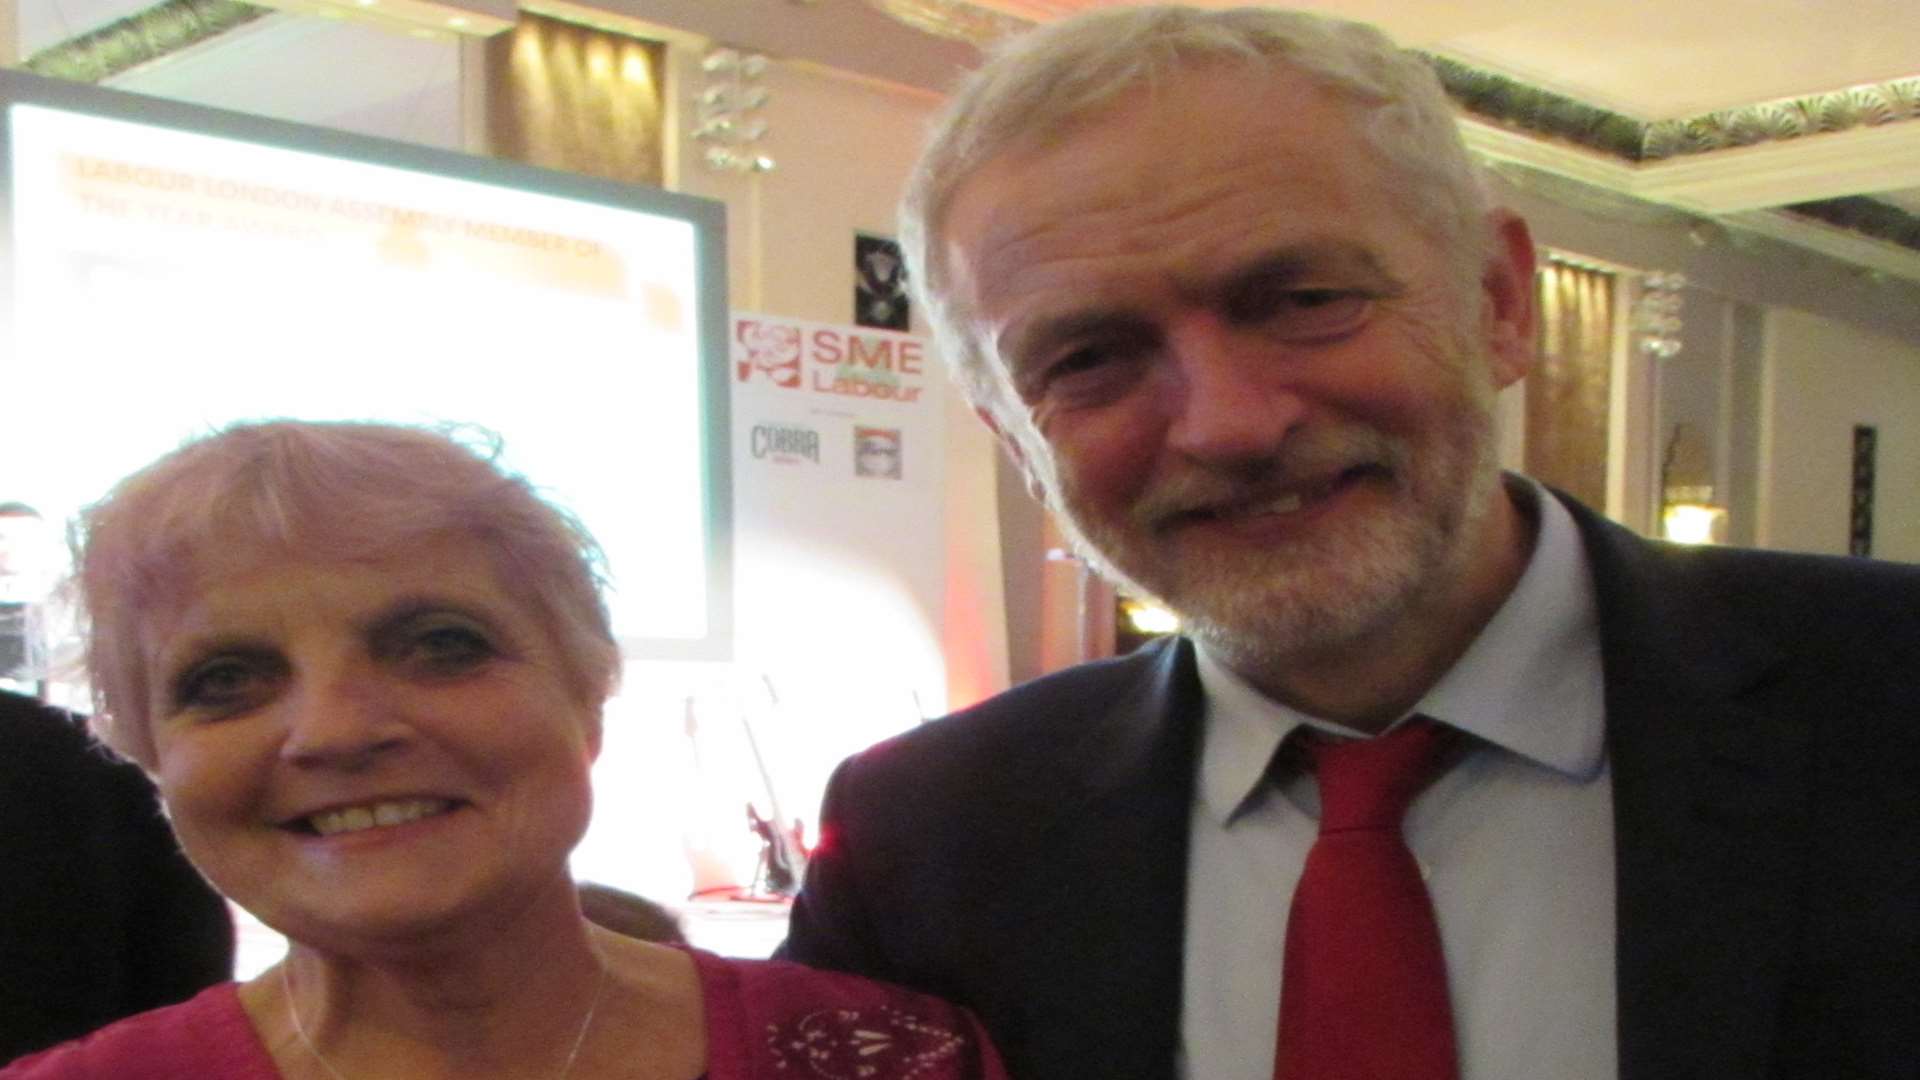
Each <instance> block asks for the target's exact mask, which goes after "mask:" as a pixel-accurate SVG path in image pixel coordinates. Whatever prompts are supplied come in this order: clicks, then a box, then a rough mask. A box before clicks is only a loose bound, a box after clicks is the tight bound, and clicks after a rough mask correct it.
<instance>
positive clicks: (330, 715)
mask: <svg viewBox="0 0 1920 1080" xmlns="http://www.w3.org/2000/svg"><path fill="white" fill-rule="evenodd" d="M285 717H286V721H285V722H286V728H287V731H286V738H285V740H284V741H283V742H282V743H281V750H280V752H281V756H282V757H283V758H285V759H286V760H288V761H291V762H293V763H295V764H297V765H303V766H308V767H321V766H327V767H333V768H358V767H362V766H364V765H366V764H368V763H371V762H372V761H373V760H375V759H376V758H378V757H380V756H381V755H382V754H385V753H388V752H391V751H393V750H395V749H398V748H400V747H402V746H404V745H405V744H406V742H407V740H408V738H409V737H410V736H409V731H410V729H409V728H408V726H407V725H406V723H405V722H404V720H403V718H402V717H403V713H402V710H401V706H400V703H399V702H398V701H397V700H396V699H395V697H394V695H393V693H392V692H391V690H390V688H387V687H385V686H384V685H383V683H382V681H381V680H380V679H379V678H378V676H377V674H376V673H372V672H368V671H365V670H363V669H359V668H354V669H350V670H344V671H339V672H332V673H327V674H314V675H309V676H307V677H305V678H302V679H301V680H300V681H299V682H297V683H296V684H295V688H294V692H293V693H292V694H291V695H289V697H288V698H287V701H286V709H285Z"/></svg>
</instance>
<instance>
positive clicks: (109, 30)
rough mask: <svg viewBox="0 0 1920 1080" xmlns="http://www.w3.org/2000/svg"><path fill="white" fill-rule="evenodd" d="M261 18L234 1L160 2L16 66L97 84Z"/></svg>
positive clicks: (255, 10) (261, 12)
mask: <svg viewBox="0 0 1920 1080" xmlns="http://www.w3.org/2000/svg"><path fill="white" fill-rule="evenodd" d="M265 14H268V9H266V8H263V7H255V6H254V5H252V4H247V3H242V2H240V0H166V2H165V3H162V4H158V5H155V6H154V7H150V8H147V9H146V10H144V11H138V12H135V13H134V14H132V15H129V16H127V17H126V18H124V19H119V20H116V21H114V22H111V23H108V24H107V25H105V26H103V27H101V28H100V29H98V30H93V31H90V32H88V33H85V34H82V35H80V36H79V37H76V38H70V39H68V40H66V41H63V42H61V43H60V44H58V45H53V46H49V47H48V48H45V49H42V50H40V51H39V52H37V53H34V54H33V55H32V56H30V57H28V58H27V60H26V62H25V63H24V64H22V65H20V66H21V67H23V68H25V69H26V70H28V71H31V72H34V73H35V74H39V75H49V76H52V77H54V78H58V79H69V80H72V81H74V82H88V83H97V82H100V81H102V80H104V79H109V78H112V77H113V76H115V75H118V74H120V73H121V72H123V71H127V70H129V69H131V68H135V67H138V66H140V65H141V64H145V63H150V62H152V61H154V60H158V59H160V58H161V57H163V56H166V55H168V54H170V53H176V52H179V51H180V50H181V49H185V48H187V47H189V46H192V45H198V44H199V43H200V42H202V41H206V40H207V39H208V38H212V37H216V36H218V35H220V34H223V33H226V32H227V31H228V30H231V29H233V28H234V27H236V26H240V25H242V24H244V23H250V22H252V21H253V20H255V19H258V18H259V17H261V16H262V15H265Z"/></svg>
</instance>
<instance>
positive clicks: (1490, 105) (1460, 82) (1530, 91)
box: [1416, 52, 1647, 162]
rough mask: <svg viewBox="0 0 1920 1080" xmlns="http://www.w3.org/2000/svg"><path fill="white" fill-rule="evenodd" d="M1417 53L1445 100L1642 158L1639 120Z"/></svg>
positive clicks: (1508, 123) (1499, 120)
mask: <svg viewBox="0 0 1920 1080" xmlns="http://www.w3.org/2000/svg"><path fill="white" fill-rule="evenodd" d="M1416 55H1418V56H1419V57H1420V58H1421V59H1423V60H1425V61H1426V62H1427V63H1428V65H1430V66H1431V67H1432V68H1433V71H1434V74H1436V75H1438V76H1439V77H1440V85H1441V86H1443V87H1445V88H1446V91H1447V96H1448V97H1450V98H1452V99H1453V100H1454V101H1455V102H1456V103H1458V104H1459V106H1460V107H1461V108H1463V109H1465V110H1466V111H1467V112H1469V113H1472V114H1473V115H1474V116H1476V117H1478V118H1480V119H1483V120H1489V121H1492V122H1494V123H1496V124H1500V125H1503V126H1505V127H1509V128H1516V129H1518V130H1521V131H1526V132H1531V133H1533V134H1535V135H1546V136H1549V137H1551V138H1556V139H1562V140H1565V141H1567V142H1571V143H1573V144H1575V145H1576V146H1583V147H1586V148H1587V149H1589V150H1598V151H1599V152H1601V153H1603V154H1606V155H1607V156H1608V157H1614V158H1619V159H1621V160H1624V161H1632V162H1638V161H1642V160H1644V159H1645V156H1646V155H1645V147H1646V132H1647V125H1646V124H1644V123H1642V122H1641V121H1638V120H1635V119H1633V118H1632V117H1628V116H1622V115H1620V114H1619V113H1613V112H1608V111H1607V110H1605V109H1602V108H1598V107H1596V106H1593V105H1588V104H1586V103H1585V102H1581V101H1576V100H1574V99H1573V98H1570V97H1567V96H1565V95H1564V94H1556V93H1554V92H1553V91H1551V90H1542V89H1541V88H1539V87H1537V86H1529V85H1527V84H1526V83H1523V82H1520V81H1519V80H1517V79H1510V78H1508V77H1507V76H1505V75H1500V74H1497V73H1495V72H1492V71H1487V70H1485V69H1482V68H1476V67H1473V66H1471V65H1468V64H1463V63H1461V62H1460V61H1458V60H1453V59H1450V58H1448V57H1444V56H1436V55H1434V54H1432V53H1425V52H1421V53H1417V54H1416Z"/></svg>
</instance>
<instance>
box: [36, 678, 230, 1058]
mask: <svg viewBox="0 0 1920 1080" xmlns="http://www.w3.org/2000/svg"><path fill="white" fill-rule="evenodd" d="M232 970H233V926H232V923H231V922H230V920H229V919H228V917H227V909H226V903H225V901H223V900H221V899H220V897H219V896H218V895H217V894H216V893H214V891H213V890H212V889H211V888H210V887H208V885H207V883H206V882H205V881H203V880H202V879H201V877H200V875H199V874H198V873H197V872H195V871H194V869H193V867H192V866H190V865H188V863H187V860H186V859H185V858H184V857H182V856H181V854H180V849H179V846H178V845H177V844H175V843H174V839H173V831H172V830H171V829H170V828H168V826H167V823H166V821H165V820H164V819H163V818H162V817H161V816H160V807H159V804H158V803H157V802H156V801H155V799H154V793H153V787H152V785H151V784H149V783H148V782H147V778H146V776H145V775H144V774H143V773H141V771H140V770H139V769H137V768H135V767H134V766H132V765H128V764H125V763H121V762H113V761H110V760H109V759H108V758H107V757H106V756H105V755H104V753H102V752H101V751H100V750H99V749H98V748H96V747H95V746H94V745H93V744H92V742H91V741H90V740H89V739H88V737H87V736H86V734H85V733H84V732H83V731H82V730H81V729H80V727H79V725H78V724H77V723H76V722H75V721H74V718H73V717H71V716H68V715H67V714H65V713H61V712H57V711H55V710H52V709H49V708H46V707H45V706H43V705H41V704H40V703H39V702H37V701H34V700H33V699H31V698H25V697H20V696H18V695H16V694H8V693H4V692H0V1064H4V1063H5V1062H7V1061H11V1060H12V1059H13V1058H15V1057H18V1056H20V1055H21V1054H25V1053H27V1052H28V1051H30V1050H36V1049H39V1048H41V1047H45V1046H51V1045H53V1044H55V1043H58V1042H64V1041H65V1040H67V1039H71V1038H74V1037H75V1036H78V1035H83V1034H85V1033H87V1032H89V1031H92V1030H93V1029H95V1028H98V1027H100V1026H102V1025H104V1024H106V1023H108V1022H109V1021H112V1020H116V1019H119V1018H120V1017H123V1016H128V1015H131V1014H133V1013H137V1012H144V1011H145V1010H147V1009H151V1008H156V1007H158V1006H161V1005H170V1004H172V1003H174V1002H176V1001H182V1000H185V999H186V998H188V997H191V996H193V994H194V993H196V992H197V991H199V990H200V989H202V988H204V987H207V986H210V985H212V984H214V983H216V982H221V981H224V980H226V979H228V978H230V977H231V973H232Z"/></svg>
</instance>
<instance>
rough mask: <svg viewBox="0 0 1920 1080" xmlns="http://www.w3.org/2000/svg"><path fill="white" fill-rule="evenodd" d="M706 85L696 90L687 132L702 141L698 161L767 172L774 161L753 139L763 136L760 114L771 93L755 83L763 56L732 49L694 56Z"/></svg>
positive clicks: (763, 68) (717, 166) (761, 71)
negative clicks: (692, 123)
mask: <svg viewBox="0 0 1920 1080" xmlns="http://www.w3.org/2000/svg"><path fill="white" fill-rule="evenodd" d="M700 70H701V71H703V72H705V73H706V75H707V84H706V86H704V87H703V88H701V90H700V98H699V102H700V121H699V124H698V125H697V126H696V127H695V128H694V129H693V137H694V138H695V139H698V140H699V141H701V142H703V143H705V144H707V149H706V152H705V153H703V154H702V155H701V160H702V161H704V162H706V163H707V168H709V169H712V170H714V171H715V172H735V173H763V172H772V171H773V167H774V161H773V159H772V158H770V157H768V156H766V155H765V154H762V153H758V152H757V150H756V147H755V144H756V143H758V142H759V141H760V140H761V139H763V138H765V137H766V134H767V120H766V117H765V116H762V115H760V111H761V110H762V109H764V108H766V105H767V101H768V100H769V99H770V98H771V97H772V94H771V92H770V91H768V90H767V88H766V87H765V86H763V85H761V83H760V79H761V76H763V75H765V74H766V71H767V58H766V57H764V56H761V55H759V54H757V53H742V52H740V51H738V50H735V49H715V50H713V51H712V52H710V53H708V54H707V55H706V57H705V58H704V59H702V60H701V61H700Z"/></svg>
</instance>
